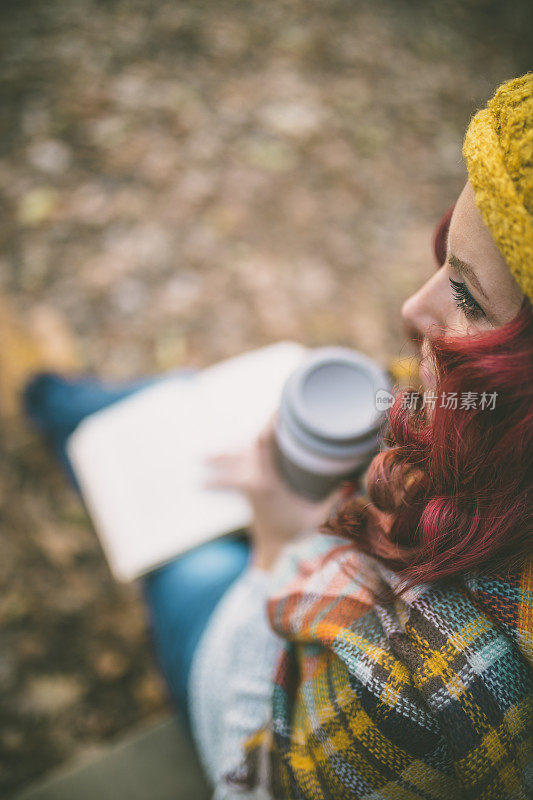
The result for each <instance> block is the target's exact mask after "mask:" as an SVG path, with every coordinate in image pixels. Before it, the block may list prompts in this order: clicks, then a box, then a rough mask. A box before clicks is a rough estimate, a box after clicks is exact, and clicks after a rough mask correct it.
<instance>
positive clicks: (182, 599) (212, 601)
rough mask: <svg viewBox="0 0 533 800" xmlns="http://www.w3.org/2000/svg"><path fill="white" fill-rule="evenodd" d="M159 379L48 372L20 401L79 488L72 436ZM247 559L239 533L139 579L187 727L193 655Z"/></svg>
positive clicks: (155, 639)
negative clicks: (110, 379) (115, 380)
mask: <svg viewBox="0 0 533 800" xmlns="http://www.w3.org/2000/svg"><path fill="white" fill-rule="evenodd" d="M191 374H193V373H192V372H191V371H185V370H184V371H182V372H180V373H179V375H180V376H181V377H182V378H183V380H186V379H187V378H188V377H190V376H191ZM174 377H175V375H174ZM158 380H165V377H163V378H156V379H148V380H140V381H136V382H134V383H129V384H127V385H109V384H104V383H103V382H101V381H98V380H95V379H91V378H79V379H68V380H67V379H64V378H62V377H60V376H57V375H53V374H48V373H43V374H41V375H37V376H36V377H35V378H34V379H33V380H32V381H31V382H30V383H29V384H28V385H27V386H26V388H25V390H24V395H23V402H24V405H25V409H26V413H27V415H28V417H29V418H30V420H31V421H32V422H33V424H34V425H36V426H37V427H38V428H39V429H40V430H41V431H42V432H43V433H44V434H45V435H46V436H47V438H48V439H49V441H50V443H51V444H52V446H53V448H54V451H55V453H56V456H57V457H58V459H59V460H60V462H61V463H62V465H63V467H64V468H65V470H66V471H67V474H68V475H69V477H70V479H71V481H72V482H73V483H74V485H76V476H75V475H74V473H73V470H72V467H71V465H70V463H69V460H68V456H67V453H66V442H67V439H68V437H69V436H70V434H71V433H72V431H73V430H74V429H75V428H76V426H77V425H78V424H79V423H80V422H81V421H82V419H84V418H85V417H86V416H88V415H89V414H91V413H93V412H95V411H99V410H101V409H102V408H105V407H106V406H109V405H111V404H112V403H115V402H117V401H118V400H122V399H123V398H125V397H128V396H129V395H131V394H133V393H134V392H137V391H139V390H140V389H143V388H145V387H146V386H149V385H152V384H153V383H154V382H155V381H158ZM249 557H250V547H249V544H248V540H247V538H246V536H245V535H244V534H235V535H232V536H228V537H224V538H221V539H215V540H213V541H210V542H207V543H206V544H203V545H200V546H199V547H196V548H195V549H193V550H190V551H189V552H187V553H185V554H184V555H181V556H179V557H178V558H176V559H175V560H174V561H172V562H170V563H169V564H166V565H164V566H162V567H159V568H158V569H155V570H153V571H152V572H150V573H149V574H148V575H147V576H145V577H144V578H143V579H142V580H143V589H144V597H145V598H146V603H147V606H148V615H149V620H150V626H151V631H152V638H153V642H154V647H155V652H156V656H157V659H158V662H159V665H160V668H161V671H162V673H163V675H164V677H165V680H166V683H167V686H168V689H169V691H170V695H171V697H172V699H173V701H174V703H175V705H176V707H177V709H178V711H179V713H180V714H181V716H182V717H183V718H184V720H185V721H186V722H189V706H188V698H187V684H188V679H189V673H190V669H191V664H192V660H193V656H194V651H195V649H196V646H197V644H198V642H199V640H200V637H201V635H202V633H203V631H204V629H205V627H206V625H207V622H208V620H209V618H210V616H211V614H212V613H213V611H214V609H215V607H216V605H217V603H218V602H219V600H220V599H221V597H222V596H223V594H224V593H225V592H226V591H227V590H228V588H229V587H230V586H231V584H232V583H233V582H234V581H235V579H236V578H238V576H239V575H240V574H241V573H242V572H243V570H244V569H245V567H246V565H247V564H248V561H249Z"/></svg>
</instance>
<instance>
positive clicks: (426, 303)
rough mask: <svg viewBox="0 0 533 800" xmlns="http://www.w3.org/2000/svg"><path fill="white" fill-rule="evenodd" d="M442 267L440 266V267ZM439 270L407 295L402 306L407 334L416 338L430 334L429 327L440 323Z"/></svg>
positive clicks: (441, 309)
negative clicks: (409, 295)
mask: <svg viewBox="0 0 533 800" xmlns="http://www.w3.org/2000/svg"><path fill="white" fill-rule="evenodd" d="M441 269H442V268H441ZM440 272H441V270H439V271H438V272H437V273H435V275H433V276H432V277H431V278H430V279H429V280H428V281H426V283H424V284H423V286H421V287H420V289H418V291H417V292H415V293H414V294H412V295H411V297H408V298H407V300H406V301H405V303H404V304H403V306H402V312H401V313H402V319H403V322H404V325H405V328H406V330H407V333H408V335H409V336H410V337H411V338H413V339H416V340H419V339H420V338H421V337H423V336H429V335H430V329H431V328H434V326H441V325H442V322H443V320H442V314H441V312H442V311H443V310H444V309H443V308H441V307H440V306H441V303H439V294H440V292H439V285H440V283H441V282H442V279H441V275H440V274H439V273H440Z"/></svg>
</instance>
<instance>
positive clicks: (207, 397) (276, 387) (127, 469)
mask: <svg viewBox="0 0 533 800" xmlns="http://www.w3.org/2000/svg"><path fill="white" fill-rule="evenodd" d="M305 352H306V351H305V348H303V347H302V346H301V345H299V344H296V343H293V342H280V343H278V344H275V345H271V346H269V347H264V348H261V349H260V350H255V351H252V352H250V353H245V354H244V355H240V356H237V357H235V358H232V359H228V360H226V361H223V362H221V363H220V364H217V365H215V366H213V367H209V368H208V369H205V370H202V371H201V372H198V373H196V374H195V375H194V376H192V377H191V376H188V377H183V376H180V375H179V374H177V375H175V376H173V377H169V378H165V379H164V380H162V381H160V382H158V383H157V384H156V385H154V386H151V387H149V388H147V389H143V390H141V391H140V392H138V393H136V394H135V395H133V396H132V397H129V398H127V399H125V400H121V401H119V402H118V403H115V404H113V405H112V406H110V407H109V408H106V409H104V410H102V411H99V412H97V413H95V414H92V415H91V416H90V417H87V418H86V419H85V420H84V421H83V422H82V423H81V424H80V426H79V427H78V428H77V429H76V431H74V433H73V434H72V436H71V437H70V439H69V442H68V454H69V457H70V459H71V462H72V465H73V468H74V471H75V473H76V476H77V478H78V481H79V484H80V487H81V490H82V494H83V496H84V499H85V502H86V504H87V508H88V509H89V512H90V514H91V517H92V519H93V521H94V524H95V527H96V530H97V533H98V535H99V537H100V540H101V542H102V546H103V548H104V551H105V553H106V556H107V559H108V561H109V564H110V567H111V570H112V572H113V573H114V575H115V577H116V578H117V579H119V580H124V581H127V580H132V579H134V578H136V577H138V576H139V575H141V574H143V573H145V572H147V571H149V570H150V569H153V568H154V567H155V566H158V565H159V564H162V563H164V562H165V561H168V560H170V559H171V558H173V557H175V556H176V555H178V554H179V553H181V552H184V551H185V550H187V549H189V548H191V547H194V546H195V545H197V544H200V543H201V542H204V541H206V540H208V539H210V538H214V537H216V536H219V535H222V534H224V533H229V532H230V531H232V530H237V529H239V528H242V527H245V526H246V525H247V524H249V522H250V508H249V505H248V503H247V501H246V500H245V498H244V497H243V496H241V495H240V494H239V493H237V492H233V491H229V490H222V489H206V488H204V486H203V482H204V478H205V477H206V472H205V470H206V467H205V465H204V458H205V456H206V455H210V454H215V453H220V452H228V451H229V452H231V451H235V450H239V449H241V448H243V447H245V446H246V445H248V444H250V443H251V442H252V441H253V440H254V438H255V437H256V436H257V435H258V434H259V432H260V431H261V429H262V428H263V427H264V425H265V424H266V422H267V420H268V418H269V417H270V415H271V414H272V413H273V412H274V411H275V410H276V408H277V406H278V404H279V399H280V395H281V390H282V387H283V384H284V382H285V380H286V378H287V377H288V376H289V374H290V373H291V372H292V370H293V369H294V368H295V367H296V366H297V365H298V364H299V363H300V362H301V360H302V358H303V356H304V354H305Z"/></svg>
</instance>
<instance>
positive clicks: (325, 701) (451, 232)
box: [26, 74, 533, 800]
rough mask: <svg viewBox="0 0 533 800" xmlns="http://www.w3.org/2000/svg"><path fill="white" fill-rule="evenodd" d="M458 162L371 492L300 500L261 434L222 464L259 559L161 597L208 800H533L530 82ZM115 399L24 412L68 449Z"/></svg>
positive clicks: (154, 594)
mask: <svg viewBox="0 0 533 800" xmlns="http://www.w3.org/2000/svg"><path fill="white" fill-rule="evenodd" d="M463 152H464V155H465V159H466V163H467V168H468V182H467V183H466V185H465V187H464V189H463V191H462V193H461V195H460V197H459V199H458V200H457V203H456V205H455V208H454V210H453V214H451V219H450V215H448V217H447V218H446V219H445V220H444V221H443V224H442V225H441V228H440V230H439V234H438V236H437V240H436V253H437V257H438V260H439V263H440V267H439V269H438V270H437V271H436V272H435V274H434V275H433V276H432V277H431V278H430V280H428V281H427V283H425V284H424V285H423V286H422V287H421V288H420V290H419V291H418V292H417V293H416V294H415V295H413V296H412V297H411V298H409V300H407V302H406V303H405V305H404V307H403V315H404V318H405V320H406V322H407V324H408V326H409V328H410V329H411V331H412V332H413V334H415V335H416V337H417V338H418V340H419V342H420V347H421V354H422V365H421V375H422V378H423V383H424V385H423V387H422V388H421V390H420V392H413V393H412V394H411V396H410V398H409V399H410V402H409V403H406V402H405V399H406V395H403V396H399V397H398V399H397V401H396V403H395V405H394V407H393V409H392V410H391V413H390V434H389V439H388V446H387V449H386V450H385V451H384V452H382V453H381V454H379V455H378V456H377V457H376V458H375V459H374V461H373V462H372V464H371V467H370V469H369V472H368V475H367V478H366V486H365V487H364V494H363V489H362V488H361V487H359V486H355V485H353V486H352V485H346V486H344V487H343V490H342V492H341V494H339V495H337V496H336V498H335V500H334V502H333V498H330V499H329V500H328V501H327V502H326V503H322V504H320V505H317V504H312V503H309V502H307V501H305V500H303V499H301V498H298V497H297V496H296V495H294V494H292V493H291V492H290V491H289V490H288V489H287V488H286V487H285V486H284V485H283V483H282V482H281V481H280V480H279V478H278V476H277V474H276V472H275V469H274V467H273V464H272V458H271V450H270V436H271V432H270V430H268V431H266V432H265V434H264V435H263V436H262V437H260V439H259V441H258V442H257V444H256V445H255V447H254V448H252V449H251V450H250V451H249V452H246V453H242V454H237V455H227V456H221V457H220V458H218V459H216V460H215V461H214V462H213V464H212V467H213V478H212V483H213V485H217V486H228V487H233V488H238V489H240V490H241V491H243V492H245V493H246V494H247V495H248V497H249V499H250V501H251V503H252V507H253V509H254V521H253V524H252V526H251V531H250V534H251V557H249V555H248V545H247V544H246V543H244V542H243V541H241V540H234V541H231V542H229V543H220V542H218V543H214V544H210V545H206V546H204V547H202V548H198V549H197V550H196V551H194V552H193V553H191V554H189V555H188V556H185V557H183V558H180V559H178V560H177V561H176V562H174V563H173V564H171V565H169V566H168V567H165V568H163V569H162V570H158V571H156V572H154V573H153V574H152V575H150V576H149V577H148V578H147V580H146V596H147V600H148V603H149V606H150V609H151V615H152V621H153V630H154V637H155V642H156V647H157V649H158V653H159V657H160V660H161V663H162V666H163V669H164V672H165V675H166V677H167V681H168V683H169V685H170V687H171V690H172V692H173V695H174V697H175V698H176V700H177V702H178V704H179V706H180V708H181V709H182V710H183V711H185V712H186V713H187V714H188V716H189V719H190V722H191V726H192V731H193V734H194V737H195V740H196V742H197V745H198V749H199V752H200V754H201V756H202V758H203V760H204V763H205V765H206V768H207V770H208V772H209V774H210V775H211V777H212V779H213V782H214V784H215V786H216V790H215V792H216V796H217V798H230V797H234V796H235V797H250V798H251V797H257V798H259V797H261V798H271V797H273V798H280V799H282V798H283V800H287V799H288V798H305V800H322V799H324V800H326V798H328V800H329V799H331V800H333V799H334V798H339V799H340V798H343V800H344V799H345V798H368V800H370V798H372V800H380V799H381V798H391V799H392V800H396V798H398V800H400V798H402V799H403V798H406V799H407V798H425V800H451V798H480V799H481V798H486V799H487V800H488V799H489V798H494V800H496V799H497V800H505V799H507V798H509V799H511V798H512V799H513V800H518V798H522V799H523V800H525V799H526V798H528V797H532V796H533V560H532V524H531V476H532V474H533V470H532V466H533V465H532V452H533V448H532V435H533V434H532V432H533V424H532V403H531V400H532V381H533V314H532V310H531V302H532V301H533V216H532V215H533V74H528V75H525V76H523V77H521V78H517V79H515V80H513V81H509V82H508V83H506V84H503V85H502V86H501V87H500V88H499V90H498V91H497V92H496V94H495V96H494V97H493V99H492V100H491V101H490V103H489V104H488V107H487V108H486V109H484V110H483V111H480V112H479V113H478V114H477V115H476V116H475V117H474V118H473V120H472V122H471V124H470V127H469V129H468V131H467V135H466V139H465V144H464V150H463ZM101 391H102V390H100V388H99V387H98V386H96V387H95V386H94V385H93V386H88V384H87V383H86V382H85V383H83V382H70V383H68V382H65V381H62V380H61V379H59V378H53V377H50V376H48V377H40V378H38V379H37V380H36V381H34V382H33V384H32V385H31V386H30V387H29V389H28V392H27V395H26V401H27V406H28V409H29V411H30V414H31V416H32V418H33V419H34V420H35V421H36V422H37V423H38V424H39V425H40V426H41V427H42V428H43V429H44V430H46V431H47V432H48V433H49V434H50V435H52V436H53V437H54V439H55V441H56V443H57V444H58V446H61V443H62V438H64V436H65V435H66V434H67V432H68V431H69V430H71V429H72V427H73V426H74V425H75V424H76V422H77V421H79V418H81V416H83V414H84V413H87V402H85V406H84V405H83V403H84V399H83V398H87V396H88V392H93V400H92V408H91V409H90V410H93V409H94V408H96V407H101V406H102V405H105V404H107V403H108V402H110V401H111V400H112V399H113V398H114V395H112V393H111V394H107V395H106V394H100V395H99V394H98V393H99V392H101ZM95 396H96V399H95ZM413 401H414V402H413ZM89 405H91V403H89ZM80 409H81V411H80ZM61 426H62V427H61ZM326 518H327V519H326ZM324 520H326V522H324ZM318 527H321V530H322V533H315V534H314V535H310V534H309V531H312V530H316V529H317V528H318ZM303 532H307V533H306V535H305V536H303V535H302V534H303ZM238 576H239V577H238ZM196 610H197V611H198V613H195V612H196ZM191 611H192V613H191ZM266 611H268V616H267V613H266ZM250 734H252V735H250ZM245 740H246V743H245Z"/></svg>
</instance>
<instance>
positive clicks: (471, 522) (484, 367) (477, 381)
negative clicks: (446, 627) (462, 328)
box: [321, 210, 533, 587]
mask: <svg viewBox="0 0 533 800" xmlns="http://www.w3.org/2000/svg"><path fill="white" fill-rule="evenodd" d="M450 216H451V210H450V211H449V212H448V214H447V215H446V217H445V218H444V219H443V222H442V224H441V226H440V229H439V231H438V233H437V237H436V241H435V252H436V255H437V257H438V260H439V262H441V263H442V261H443V260H444V253H445V251H444V249H443V240H444V237H445V234H446V231H447V225H448V224H449V218H450ZM431 346H432V355H433V359H434V365H435V369H436V375H437V386H436V389H435V393H436V394H437V396H438V397H439V398H440V396H441V393H442V392H444V393H446V394H448V393H449V392H457V397H461V394H462V393H463V392H477V393H478V396H481V393H482V392H485V393H487V394H491V393H493V392H496V393H497V394H496V402H495V406H494V409H493V410H489V409H488V408H485V409H481V408H479V407H478V408H477V409H472V408H470V409H466V408H462V409H461V408H458V409H456V410H450V409H448V408H445V407H441V406H440V403H439V402H437V403H435V408H434V410H432V411H431V413H427V412H426V410H414V411H411V410H410V409H409V408H406V407H405V403H403V402H402V394H399V395H398V396H397V398H396V402H395V404H394V405H393V407H392V409H391V410H390V412H389V420H388V432H387V436H386V444H387V449H386V450H384V451H383V452H382V453H380V454H379V455H378V456H376V457H375V458H374V460H373V461H372V463H371V465H370V468H369V471H368V474H367V479H366V488H367V496H366V497H361V496H360V495H358V494H357V493H356V491H355V487H354V485H353V484H346V485H345V487H344V492H343V498H342V500H341V501H340V503H338V504H337V507H336V509H335V510H334V512H333V514H332V515H331V516H330V518H329V519H328V521H327V522H326V523H325V525H323V526H322V528H321V530H322V531H323V532H325V533H333V534H335V535H337V536H342V537H346V538H349V539H352V540H353V541H354V542H355V543H356V545H357V548H358V549H359V550H361V551H363V552H366V553H368V554H370V555H373V556H375V557H378V558H379V559H380V560H381V562H382V563H384V564H385V566H387V567H389V568H390V569H392V570H394V571H395V572H397V573H398V574H399V575H400V576H401V577H402V578H404V587H407V586H411V585H414V584H417V583H423V582H426V581H428V582H429V581H436V580H452V579H453V578H454V577H458V576H459V575H460V574H464V573H465V572H469V571H472V570H477V569H479V570H483V571H485V572H488V573H490V572H501V570H502V569H504V570H505V569H510V570H512V569H513V568H514V567H518V565H519V564H520V562H521V561H522V560H523V559H524V558H525V557H527V556H528V555H530V554H531V551H532V541H533V537H532V533H533V531H532V514H531V510H532V509H531V476H532V475H533V404H532V402H531V398H532V376H533V313H532V309H531V304H530V302H529V300H527V299H524V302H523V305H522V308H521V310H520V312H519V314H518V315H517V316H516V317H515V319H513V320H512V321H511V322H509V323H508V324H506V325H504V326H502V327H500V328H498V329H495V330H491V331H489V332H483V333H479V334H476V335H475V336H470V337H455V338H449V339H444V338H436V339H434V340H433V341H432V342H431ZM413 405H414V404H413ZM420 405H421V403H420V404H419V407H420Z"/></svg>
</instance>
